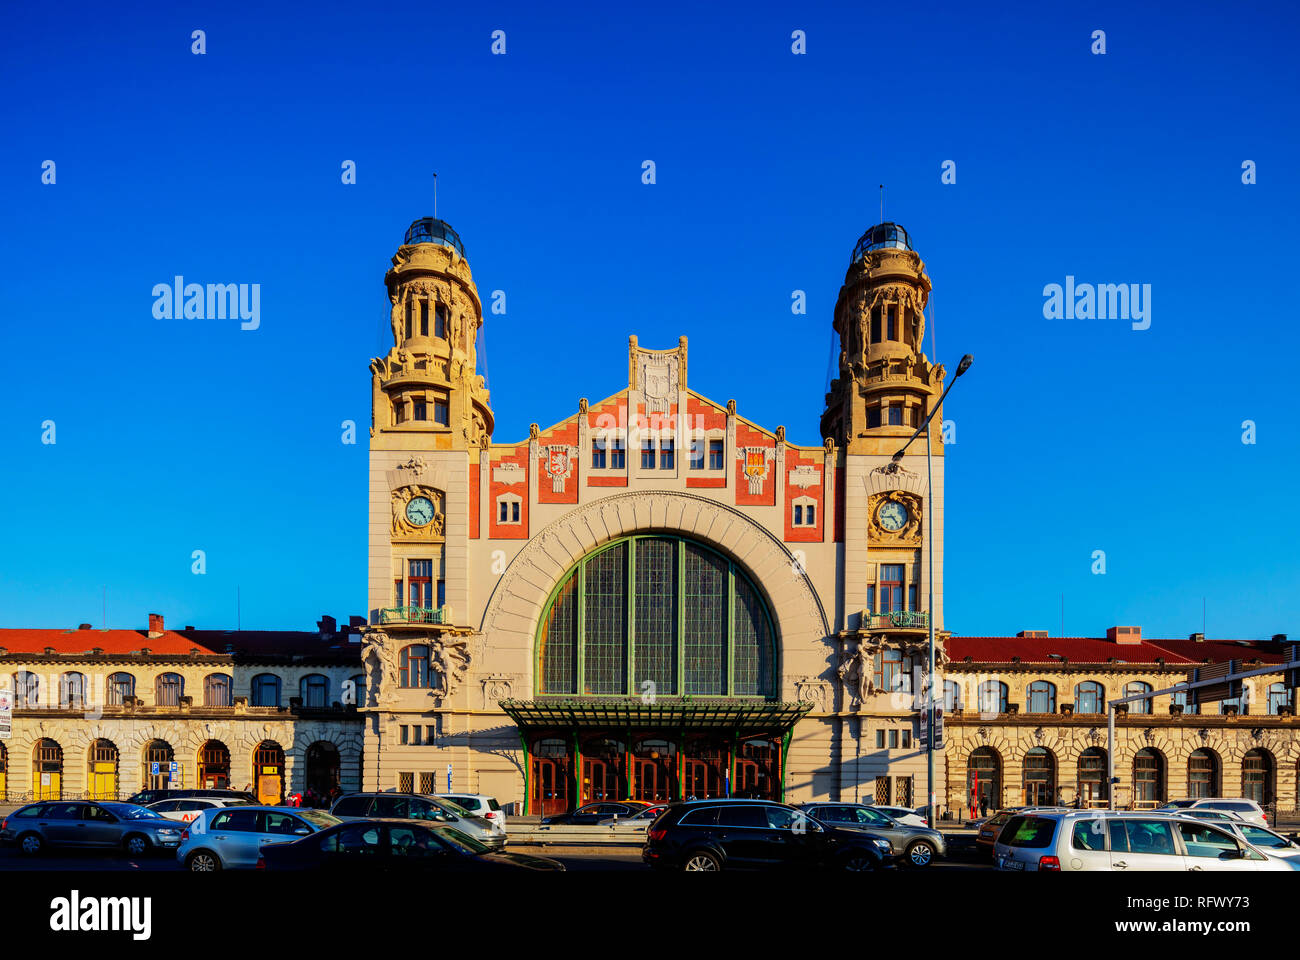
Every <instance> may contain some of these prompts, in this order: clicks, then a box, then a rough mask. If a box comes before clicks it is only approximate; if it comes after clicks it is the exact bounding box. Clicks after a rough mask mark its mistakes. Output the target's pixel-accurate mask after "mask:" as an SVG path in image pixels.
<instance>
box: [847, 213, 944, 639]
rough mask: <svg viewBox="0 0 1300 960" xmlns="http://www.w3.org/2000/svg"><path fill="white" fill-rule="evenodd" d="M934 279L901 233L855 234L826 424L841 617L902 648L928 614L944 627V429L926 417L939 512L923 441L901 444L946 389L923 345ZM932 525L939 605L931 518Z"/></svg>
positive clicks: (885, 228) (892, 228) (886, 229)
mask: <svg viewBox="0 0 1300 960" xmlns="http://www.w3.org/2000/svg"><path fill="white" fill-rule="evenodd" d="M929 298H930V278H929V277H928V276H927V275H926V272H925V264H924V263H923V262H922V261H921V257H920V255H919V254H918V253H917V252H916V251H915V250H913V249H912V243H911V239H910V238H909V237H908V234H907V231H906V230H904V229H903V228H902V227H901V226H899V225H898V224H896V223H881V224H878V225H877V226H874V227H872V228H871V229H869V230H868V231H867V232H866V233H864V234H863V235H862V238H861V239H860V240H858V243H857V246H856V247H855V248H854V250H853V258H852V261H851V262H850V264H849V269H848V272H847V273H846V275H845V277H844V285H843V286H842V287H841V288H840V294H839V298H838V299H837V300H836V303H835V319H834V326H835V332H836V333H837V334H838V335H839V343H840V354H839V375H838V376H837V377H836V379H834V380H832V381H831V385H830V392H829V393H827V395H826V410H825V412H824V413H823V414H822V421H821V428H822V436H823V438H825V439H829V440H833V441H834V442H835V445H836V446H837V447H839V448H840V449H841V450H842V451H843V454H844V463H843V470H844V478H845V492H844V497H843V503H844V519H843V523H844V527H843V529H844V546H845V556H844V584H843V588H844V607H843V611H844V622H843V623H842V628H847V629H848V630H850V631H852V630H855V629H856V630H860V631H862V633H861V635H860V639H862V640H864V641H867V640H869V641H870V645H871V646H873V647H877V649H879V647H878V645H879V644H881V643H885V644H887V645H893V644H894V642H896V644H897V646H898V647H901V648H903V651H905V652H906V651H907V650H908V648H909V647H910V646H911V643H910V641H911V640H912V639H914V638H913V636H912V632H913V631H916V632H917V634H918V635H919V634H921V633H924V630H925V626H926V616H927V615H928V616H933V617H934V618H935V628H936V630H937V629H940V628H941V627H942V622H943V620H942V611H943V604H942V589H941V586H942V581H943V574H942V569H943V565H942V557H943V546H942V544H943V537H942V532H943V526H942V524H943V459H942V458H943V428H942V422H943V420H942V413H941V412H940V413H936V414H935V417H934V420H933V421H932V422H931V443H932V447H931V451H932V454H933V456H934V458H935V459H934V466H933V474H934V487H935V489H934V491H933V494H934V497H933V504H934V507H933V509H934V513H935V516H934V517H928V516H927V515H926V514H927V500H928V498H927V489H926V463H925V440H924V437H922V438H920V439H918V440H917V441H916V442H915V443H913V444H912V445H911V446H910V447H909V448H908V451H907V454H906V455H905V456H904V457H903V458H902V459H901V460H900V461H899V462H898V463H894V462H892V457H893V454H894V453H895V452H896V451H898V450H899V449H900V448H901V447H902V446H903V444H904V443H906V442H907V440H908V438H909V437H910V436H911V435H912V432H913V431H914V430H915V429H916V427H917V425H919V424H920V423H921V422H922V420H924V419H925V415H926V413H927V412H928V411H929V409H930V405H931V404H932V403H934V402H935V401H936V400H937V399H938V397H939V395H940V394H941V393H942V390H943V378H944V368H943V367H942V366H937V365H935V364H933V363H931V362H930V359H929V358H928V357H927V356H926V355H925V354H924V352H922V346H923V343H924V340H923V338H924V334H925V307H926V304H927V303H928V302H929ZM927 523H934V525H935V531H934V532H935V537H934V549H935V558H934V560H935V563H934V570H935V573H934V575H935V581H936V582H935V609H934V610H926V609H925V603H926V594H927V592H928V585H929V584H928V580H927V568H928V564H927V563H926V560H927V559H928V558H927V557H926V554H925V551H926V549H928V546H927V538H926V532H927V531H926V524H927Z"/></svg>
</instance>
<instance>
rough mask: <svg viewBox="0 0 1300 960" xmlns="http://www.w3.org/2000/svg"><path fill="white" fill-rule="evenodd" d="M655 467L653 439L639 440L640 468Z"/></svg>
mask: <svg viewBox="0 0 1300 960" xmlns="http://www.w3.org/2000/svg"><path fill="white" fill-rule="evenodd" d="M654 468H655V442H654V441H653V440H642V441H641V469H642V470H653V469H654Z"/></svg>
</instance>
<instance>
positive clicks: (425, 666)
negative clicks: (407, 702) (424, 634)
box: [397, 643, 433, 687]
mask: <svg viewBox="0 0 1300 960" xmlns="http://www.w3.org/2000/svg"><path fill="white" fill-rule="evenodd" d="M429 666H430V665H429V645H428V644H427V643H413V644H411V645H410V646H409V647H403V648H402V669H401V672H400V674H399V675H398V681H397V682H398V685H399V686H403V687H431V686H433V671H432V670H430V669H429Z"/></svg>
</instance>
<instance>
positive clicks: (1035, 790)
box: [1025, 780, 1052, 807]
mask: <svg viewBox="0 0 1300 960" xmlns="http://www.w3.org/2000/svg"><path fill="white" fill-rule="evenodd" d="M1048 793H1049V784H1047V783H1044V782H1043V781H1042V780H1026V781H1025V805H1026V806H1029V807H1050V806H1051V805H1052V798H1051V797H1050V796H1048Z"/></svg>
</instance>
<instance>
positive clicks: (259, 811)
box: [176, 806, 339, 873]
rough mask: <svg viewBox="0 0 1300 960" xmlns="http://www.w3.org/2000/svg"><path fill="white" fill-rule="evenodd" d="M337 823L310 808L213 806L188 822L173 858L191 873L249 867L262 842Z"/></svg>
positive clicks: (306, 832) (302, 833) (310, 831)
mask: <svg viewBox="0 0 1300 960" xmlns="http://www.w3.org/2000/svg"><path fill="white" fill-rule="evenodd" d="M338 822H339V820H338V818H337V817H332V816H330V815H329V814H328V813H324V812H323V811H320V810H312V809H309V808H308V809H304V808H299V807H257V806H233V807H214V808H212V809H210V810H204V811H202V812H201V813H200V814H199V815H198V816H197V817H195V818H194V819H193V820H191V821H190V823H189V826H188V827H186V829H185V832H184V833H183V834H182V835H181V845H180V848H179V849H178V850H177V851H176V859H177V860H178V861H179V862H180V863H181V864H182V865H183V866H184V867H185V868H186V869H187V870H191V871H193V872H194V873H214V872H216V871H218V870H251V869H253V868H254V867H256V866H257V858H258V856H260V851H261V849H262V846H263V844H267V843H281V842H283V841H286V840H296V839H298V838H299V837H305V836H308V835H309V834H313V833H315V832H317V831H318V830H324V829H325V828H326V827H332V826H334V824H336V823H338Z"/></svg>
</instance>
